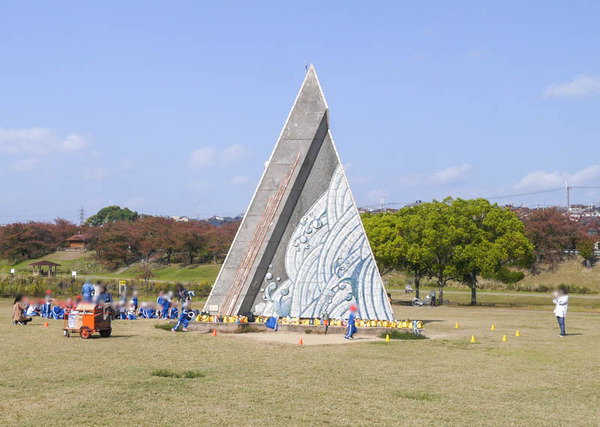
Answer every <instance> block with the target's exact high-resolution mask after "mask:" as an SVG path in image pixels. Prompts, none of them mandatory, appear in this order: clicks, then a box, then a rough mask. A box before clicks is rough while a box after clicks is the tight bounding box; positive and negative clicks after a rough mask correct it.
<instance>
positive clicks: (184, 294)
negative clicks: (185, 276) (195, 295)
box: [175, 283, 192, 311]
mask: <svg viewBox="0 0 600 427" xmlns="http://www.w3.org/2000/svg"><path fill="white" fill-rule="evenodd" d="M175 291H177V300H178V301H181V311H183V306H184V304H185V303H186V302H187V301H191V300H192V297H191V295H190V291H188V290H187V289H186V288H184V287H183V285H182V284H181V283H178V284H177V286H176V287H175Z"/></svg>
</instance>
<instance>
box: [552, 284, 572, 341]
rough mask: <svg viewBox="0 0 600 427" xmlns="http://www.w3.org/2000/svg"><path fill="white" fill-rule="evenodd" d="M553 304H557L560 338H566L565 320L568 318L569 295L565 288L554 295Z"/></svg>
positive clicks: (555, 310)
mask: <svg viewBox="0 0 600 427" xmlns="http://www.w3.org/2000/svg"><path fill="white" fill-rule="evenodd" d="M553 297H554V299H553V300H552V302H553V303H554V304H555V307H554V315H555V316H556V319H557V320H558V326H560V335H559V337H564V336H565V335H566V334H565V318H566V317H567V308H568V306H569V294H568V292H567V289H566V288H565V287H564V286H561V287H560V288H559V289H558V291H556V292H554V294H553Z"/></svg>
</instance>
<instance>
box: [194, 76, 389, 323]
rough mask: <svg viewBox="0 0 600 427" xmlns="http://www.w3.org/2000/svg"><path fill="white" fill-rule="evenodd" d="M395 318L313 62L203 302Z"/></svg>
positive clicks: (264, 311) (227, 308) (233, 311)
mask: <svg viewBox="0 0 600 427" xmlns="http://www.w3.org/2000/svg"><path fill="white" fill-rule="evenodd" d="M353 305H354V306H356V307H357V309H358V312H357V316H358V317H359V318H361V319H371V320H392V319H393V311H392V308H391V306H390V303H389V301H388V299H387V295H386V292H385V288H384V285H383V281H382V280H381V276H380V274H379V271H378V269H377V265H376V264H375V260H374V257H373V253H372V251H371V247H370V245H369V241H368V240H367V236H366V233H365V230H364V228H363V224H362V221H361V219H360V215H359V212H358V209H357V207H356V204H355V202H354V198H353V197H352V193H351V192H350V187H349V185H348V180H347V179H346V175H345V173H344V168H343V166H342V163H341V161H340V159H339V156H338V153H337V150H336V147H335V144H334V142H333V138H332V136H331V132H330V130H329V108H328V106H327V102H326V101H325V97H324V96H323V92H322V90H321V86H320V84H319V80H318V78H317V74H316V72H315V69H314V67H313V66H311V67H310V69H309V70H308V71H307V73H306V77H305V79H304V83H303V84H302V87H301V89H300V93H299V94H298V97H297V98H296V101H295V103H294V105H293V107H292V111H291V112H290V114H289V116H288V119H287V121H286V123H285V126H284V128H283V131H282V132H281V135H280V136H279V140H278V141H277V144H276V145H275V148H274V150H273V153H272V154H271V158H270V159H269V161H268V162H267V163H266V165H265V170H264V172H263V175H262V178H261V180H260V182H259V184H258V187H257V189H256V191H255V193H254V196H253V197H252V200H251V202H250V206H249V207H248V209H247V211H246V214H245V215H244V218H243V220H242V223H241V225H240V227H239V229H238V232H237V235H236V237H235V239H234V241H233V244H232V245H231V248H230V250H229V253H228V254H227V258H226V259H225V263H224V264H223V267H222V268H221V271H220V272H219V275H218V277H217V280H216V282H215V285H214V286H213V289H212V291H211V294H210V296H209V298H208V300H207V303H206V305H205V307H204V310H205V311H206V312H209V313H210V314H217V315H239V314H249V313H253V314H255V315H261V316H277V317H288V316H289V317H299V318H319V317H322V316H324V315H327V316H329V317H331V318H341V319H343V318H347V317H348V315H349V311H350V307H351V306H353Z"/></svg>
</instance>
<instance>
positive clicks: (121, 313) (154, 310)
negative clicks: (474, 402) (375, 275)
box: [13, 281, 569, 339]
mask: <svg viewBox="0 0 600 427" xmlns="http://www.w3.org/2000/svg"><path fill="white" fill-rule="evenodd" d="M175 292H176V294H174V293H173V292H172V291H169V292H164V291H161V292H159V294H158V298H157V299H156V306H154V305H153V304H150V303H142V304H141V305H140V304H139V299H138V293H137V291H134V292H133V296H132V298H131V300H129V301H127V298H126V296H125V295H122V296H121V299H120V300H119V302H118V303H116V304H115V302H114V300H113V297H112V295H111V294H110V292H109V291H108V289H107V288H106V286H105V285H103V284H102V283H100V282H98V283H97V284H96V286H94V285H92V284H91V283H90V282H88V281H86V282H85V283H84V284H83V287H82V289H81V295H78V296H76V297H75V299H73V298H67V299H66V300H65V301H64V302H57V300H56V299H54V298H53V297H52V291H51V290H47V291H46V296H45V298H44V299H43V300H38V301H30V300H29V299H28V298H27V297H24V296H23V295H21V294H18V295H16V297H15V300H14V306H13V324H14V325H26V324H27V323H29V322H31V320H32V318H33V317H35V316H40V317H45V318H54V319H64V316H65V313H66V311H68V310H71V309H75V308H76V307H77V306H78V305H79V304H80V303H82V302H83V303H94V304H100V305H104V306H105V307H107V306H108V307H111V308H112V310H113V311H114V313H115V318H117V319H123V320H136V319H137V317H141V318H159V319H177V323H176V324H175V326H174V327H173V328H172V332H176V331H177V330H179V329H180V328H181V329H182V330H183V331H187V330H188V329H187V327H188V324H189V322H190V320H192V319H193V318H194V316H195V315H196V314H197V313H196V312H194V311H193V310H192V309H191V300H192V296H194V293H193V292H190V291H188V290H187V289H186V288H184V287H183V285H181V284H178V285H177V286H176V289H175ZM175 296H176V297H177V301H179V302H180V306H181V310H179V309H178V307H177V303H176V302H175V301H174V297H175ZM552 296H553V300H552V301H553V303H554V304H555V308H554V315H555V316H556V318H557V320H558V325H559V328H560V334H559V336H561V337H564V336H565V335H566V331H565V318H566V316H567V308H568V304H569V295H568V292H567V289H566V288H565V287H560V288H559V289H558V290H557V291H555V292H554V293H553V295H552ZM53 305H54V306H53ZM356 311H357V307H356V306H355V305H352V306H351V307H350V316H349V318H348V330H347V333H346V335H345V336H344V338H345V339H352V338H354V334H356V332H357V331H358V329H357V327H356ZM323 320H324V322H323V324H324V325H325V333H327V329H328V326H329V321H330V319H329V315H328V314H327V313H326V312H325V313H323ZM274 327H275V328H276V322H275V326H274Z"/></svg>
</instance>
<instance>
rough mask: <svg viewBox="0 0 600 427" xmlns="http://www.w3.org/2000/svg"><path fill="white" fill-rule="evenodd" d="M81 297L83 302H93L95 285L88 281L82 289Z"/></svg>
mask: <svg viewBox="0 0 600 427" xmlns="http://www.w3.org/2000/svg"><path fill="white" fill-rule="evenodd" d="M81 297H82V298H83V302H92V299H93V297H94V285H92V284H91V283H90V282H89V281H88V280H87V279H86V281H85V283H84V284H83V286H82V287H81Z"/></svg>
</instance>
